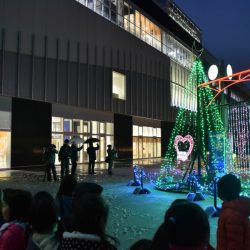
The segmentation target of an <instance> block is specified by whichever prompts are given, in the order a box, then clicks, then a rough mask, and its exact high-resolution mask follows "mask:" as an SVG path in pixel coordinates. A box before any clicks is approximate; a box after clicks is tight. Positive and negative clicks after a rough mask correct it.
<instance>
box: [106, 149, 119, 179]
mask: <svg viewBox="0 0 250 250" xmlns="http://www.w3.org/2000/svg"><path fill="white" fill-rule="evenodd" d="M107 147H108V149H107V154H108V162H107V163H108V174H109V175H112V174H113V173H112V168H113V163H114V159H115V156H116V154H117V152H116V151H115V150H114V149H113V148H112V145H108V146H107Z"/></svg>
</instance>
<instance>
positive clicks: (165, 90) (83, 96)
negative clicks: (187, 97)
mask: <svg viewBox="0 0 250 250" xmlns="http://www.w3.org/2000/svg"><path fill="white" fill-rule="evenodd" d="M169 67H170V66H169V58H168V57H167V56H165V55H163V54H162V53H160V52H159V51H157V50H156V49H154V48H152V47H151V46H149V45H147V44H145V43H144V42H142V41H140V40H139V39H137V38H136V37H134V36H133V35H131V34H129V33H128V32H126V31H124V30H123V29H121V28H120V27H118V26H116V25H115V24H112V23H111V22H110V21H108V20H106V19H104V18H103V17H101V16H99V15H97V14H96V13H94V12H93V11H91V10H89V9H87V8H86V7H84V6H82V5H81V4H79V3H78V2H76V1H74V0H42V1H41V0H22V1H20V0H0V94H1V95H3V96H15V97H21V98H27V99H33V100H40V101H46V102H51V103H59V104H66V105H71V106H79V107H83V108H88V109H96V110H100V111H109V112H114V113H121V114H127V115H135V116H142V117H147V118H154V119H159V120H173V119H174V117H175V110H174V109H172V108H170V107H169V103H170V100H169V99H170V90H169V88H170V87H169V86H170V84H169ZM112 70H116V71H119V72H121V73H124V74H126V76H127V100H126V101H121V100H117V99H113V98H112Z"/></svg>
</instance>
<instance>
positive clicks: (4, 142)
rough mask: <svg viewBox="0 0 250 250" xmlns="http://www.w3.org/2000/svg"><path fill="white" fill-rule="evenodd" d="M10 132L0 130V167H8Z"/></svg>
mask: <svg viewBox="0 0 250 250" xmlns="http://www.w3.org/2000/svg"><path fill="white" fill-rule="evenodd" d="M10 144H11V132H10V131H0V168H10Z"/></svg>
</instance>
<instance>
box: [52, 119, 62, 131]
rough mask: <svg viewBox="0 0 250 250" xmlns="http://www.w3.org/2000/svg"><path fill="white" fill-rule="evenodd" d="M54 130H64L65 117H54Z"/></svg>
mask: <svg viewBox="0 0 250 250" xmlns="http://www.w3.org/2000/svg"><path fill="white" fill-rule="evenodd" d="M52 131H53V132H63V118H61V117H52Z"/></svg>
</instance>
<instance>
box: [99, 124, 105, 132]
mask: <svg viewBox="0 0 250 250" xmlns="http://www.w3.org/2000/svg"><path fill="white" fill-rule="evenodd" d="M104 133H105V123H103V122H100V134H104Z"/></svg>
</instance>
